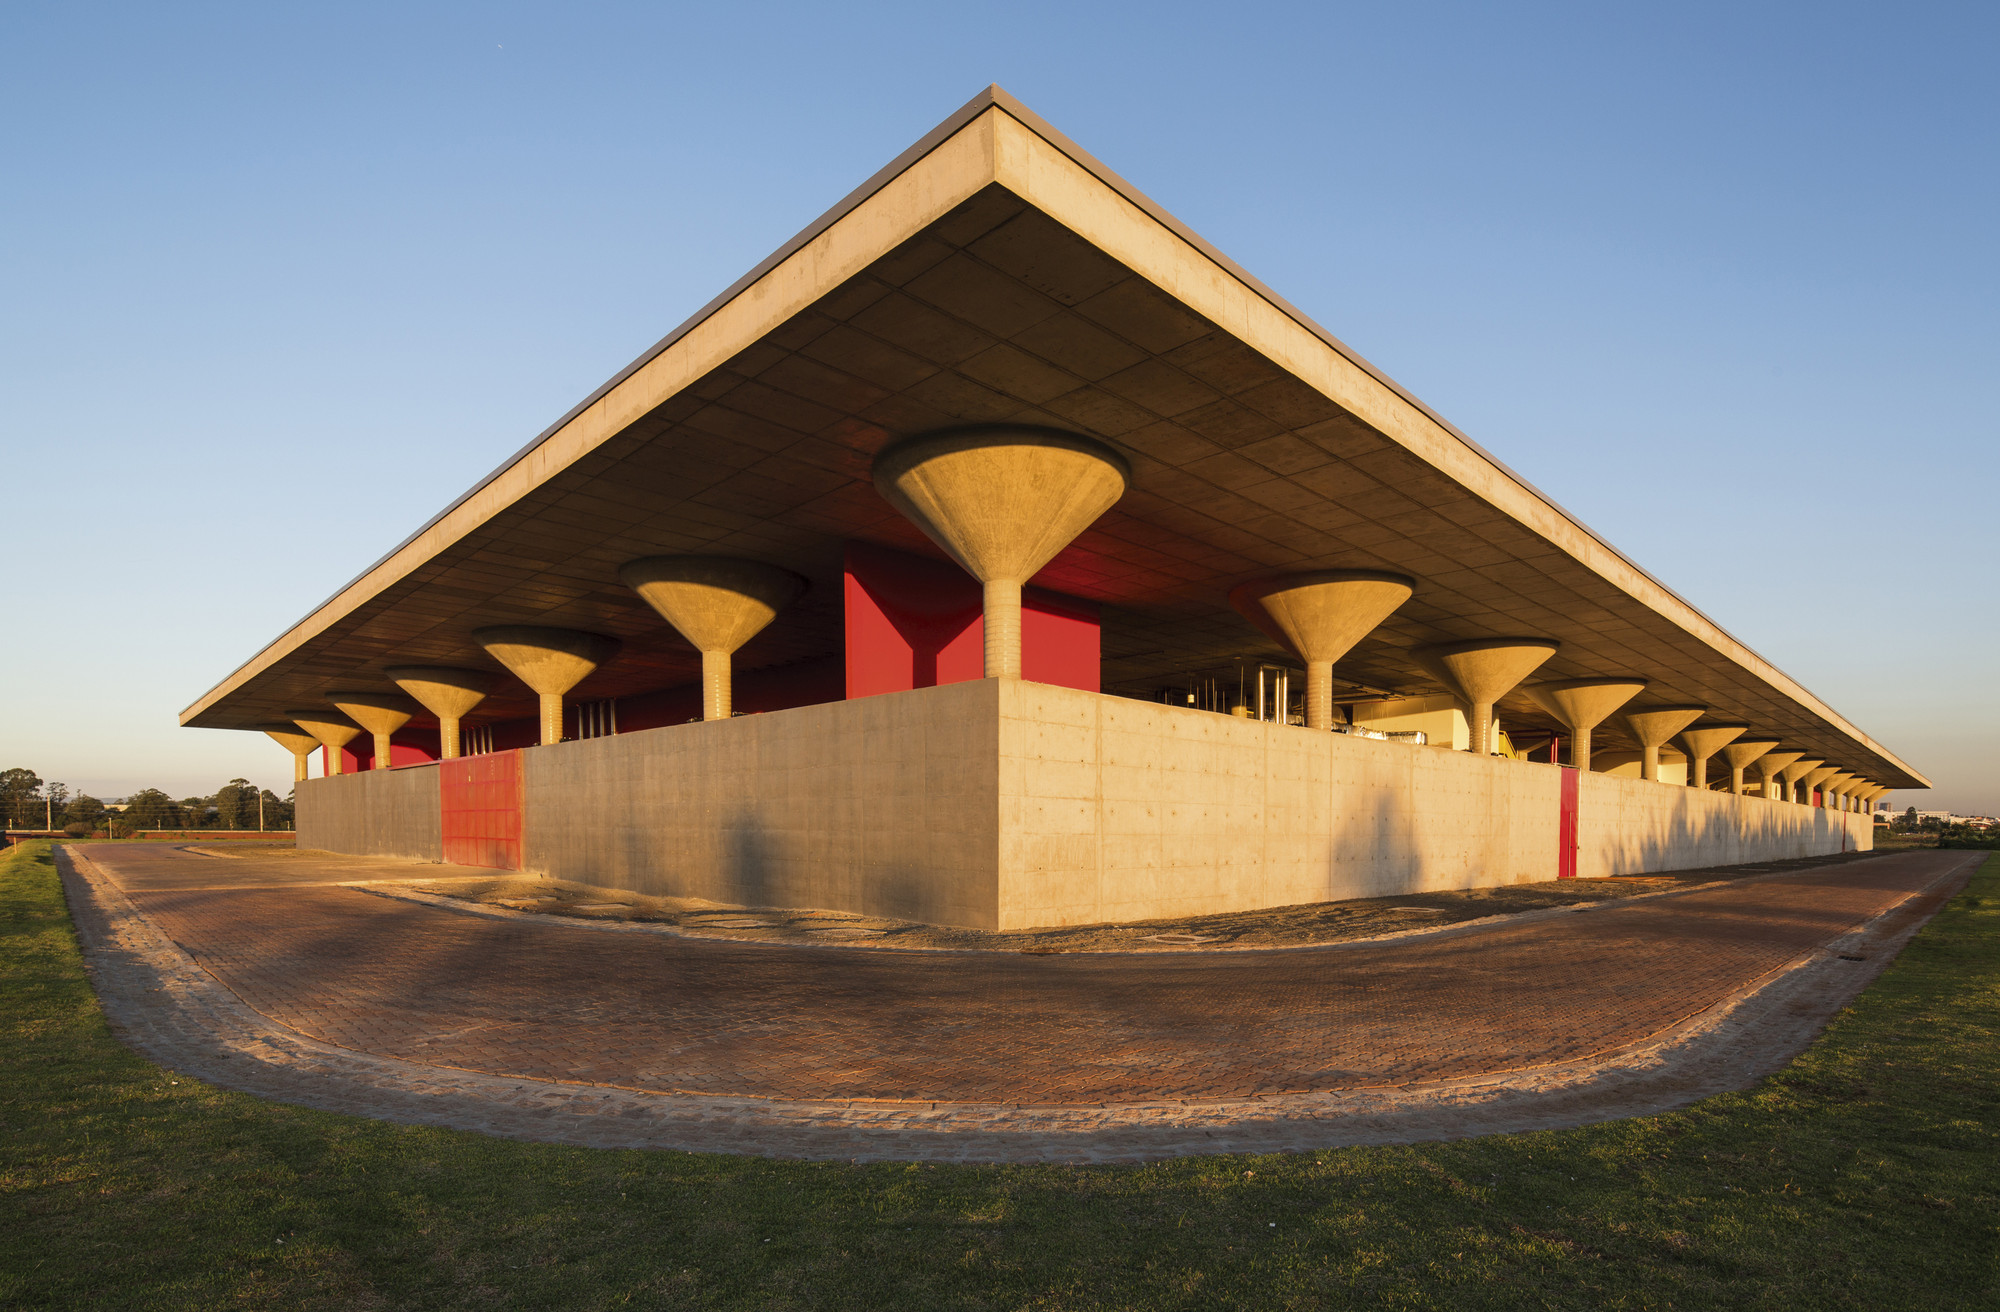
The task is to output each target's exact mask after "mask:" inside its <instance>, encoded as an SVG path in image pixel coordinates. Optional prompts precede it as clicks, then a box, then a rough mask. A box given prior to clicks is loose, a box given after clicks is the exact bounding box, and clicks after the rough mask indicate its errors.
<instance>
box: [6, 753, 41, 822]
mask: <svg viewBox="0 0 2000 1312" xmlns="http://www.w3.org/2000/svg"><path fill="white" fill-rule="evenodd" d="M41 800H42V777H41V776H40V775H38V774H36V773H35V772H34V771H33V770H23V769H20V768H19V767H16V768H14V769H12V770H0V815H4V817H5V819H6V823H7V827H8V828H9V829H22V828H26V827H27V825H26V821H27V812H28V803H29V802H30V801H34V802H37V803H39V802H40V801H41Z"/></svg>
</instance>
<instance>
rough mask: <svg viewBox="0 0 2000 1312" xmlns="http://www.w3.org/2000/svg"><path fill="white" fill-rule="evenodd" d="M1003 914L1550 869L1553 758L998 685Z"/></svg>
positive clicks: (1318, 893) (1358, 892)
mask: <svg viewBox="0 0 2000 1312" xmlns="http://www.w3.org/2000/svg"><path fill="white" fill-rule="evenodd" d="M1001 704H1002V708H1003V716H1002V720H1001V733H1000V750H1001V772H1000V779H1001V799H1000V814H1001V817H1002V839H1001V853H1000V868H1001V890H1002V893H1001V896H1002V912H1001V920H1002V923H1003V924H1006V925H1010V926H1022V925H1049V924H1077V923H1086V922H1089V921H1092V920H1126V919H1145V918H1151V917H1159V916H1176V915H1189V914H1197V913H1201V912H1209V911H1225V910H1237V909H1243V908H1249V907H1260V906H1285V905H1289V904H1292V903H1299V902H1315V901H1324V900H1327V899H1332V898H1345V897H1371V896H1380V895H1387V894H1395V893H1405V892H1413V891H1417V890H1420V889H1438V888H1468V887H1476V886H1481V885H1487V884H1507V883H1518V882H1521V881H1524V880H1531V879H1548V878H1551V877H1553V876H1554V874H1555V868H1554V867H1555V853H1556V826H1557V819H1558V815H1557V812H1558V808H1559V806H1560V796H1561V793H1560V789H1561V771H1560V767H1557V766H1553V765H1537V764H1532V763H1528V762H1523V761H1510V760H1505V759H1502V758H1497V757H1484V758H1482V757H1475V756H1472V755H1470V754H1467V753H1464V752H1451V751H1447V750H1444V749H1441V748H1436V747H1418V746H1413V745H1409V744H1405V743H1396V742H1382V741H1380V740H1375V739H1366V738H1356V737H1349V736H1347V735H1344V734H1332V733H1312V732H1308V731H1306V730H1304V729H1299V728H1287V727H1285V726H1281V725H1277V724H1269V723H1259V722H1257V721H1255V720H1241V719H1237V718H1235V717H1232V716H1226V715H1215V714H1211V713H1208V712H1204V711H1195V710H1187V709H1184V708H1179V707H1174V706H1164V705H1160V704H1157V703H1152V702H1140V701H1132V700H1128V699H1124V698H1117V697H1092V696H1089V695H1087V694H1076V693H1072V692H1070V691H1069V690H1068V689H1062V688H1052V687H1049V686H1048V685H1045V684H1030V683H1021V684H1015V685H1011V686H1009V687H1008V688H1006V689H1004V690H1003V692H1002V696H1001Z"/></svg>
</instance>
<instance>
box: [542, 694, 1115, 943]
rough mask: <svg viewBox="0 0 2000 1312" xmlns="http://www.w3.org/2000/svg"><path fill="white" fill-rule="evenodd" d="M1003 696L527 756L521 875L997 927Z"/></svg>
mask: <svg viewBox="0 0 2000 1312" xmlns="http://www.w3.org/2000/svg"><path fill="white" fill-rule="evenodd" d="M998 689H999V685H998V684H997V683H994V682H988V681H985V680H981V681H977V682H969V683H956V684H949V685H947V686H944V687H940V688H920V689H917V690H914V691H910V692H900V693H892V694H887V695H884V696H880V697H864V698H859V699H857V700H854V701H845V702H831V703H827V704H825V705H820V706H802V707H797V708H794V709H791V710H784V711H773V712H770V713H769V714H765V715H746V716H740V717H737V718H735V719H730V720H717V721H713V722H709V723H701V724H683V725H674V726H671V727H668V728H661V729H648V730H646V731H644V732H641V733H633V734H620V735H618V736H616V737H611V738H592V739H587V740H585V741H582V742H573V743H562V744H560V745H557V746H552V747H537V748H534V749H532V750H530V751H529V752H528V753H527V755H526V768H527V774H526V779H525V789H524V791H525V793H526V796H527V816H526V825H525V830H526V832H525V835H524V844H525V847H524V857H523V866H524V867H525V868H526V869H527V870H529V871H533V872H538V873H542V874H547V875H550V876H554V877H556V878H562V879H576V880H583V881H587V882H589V883H594V884H603V885H609V886H613V887H617V888H629V889H633V890H635V891H637V892H642V893H653V894H663V895H674V896H692V897H705V898H712V899H714V900H716V901H718V902H735V903H744V904H749V905H784V906H806V907H825V908H833V909H850V910H856V911H865V912H868V913H871V914H877V915H889V916H904V917H909V918H911V919H915V920H927V921H935V922H939V923H944V924H956V925H974V926H983V927H989V928H990V927H993V926H995V925H996V923H997V915H998V899H997V891H996V885H995V858H994V853H995V850H996V846H997V842H998V838H997V825H996V820H997V814H998V811H997V806H996V803H995V791H996V772H997V766H998V759H999V755H998V748H997V733H998V722H999V717H998V713H997V698H998V695H999V694H998ZM1076 695H1077V696H1079V697H1090V696H1095V694H1091V693H1077V694H1076Z"/></svg>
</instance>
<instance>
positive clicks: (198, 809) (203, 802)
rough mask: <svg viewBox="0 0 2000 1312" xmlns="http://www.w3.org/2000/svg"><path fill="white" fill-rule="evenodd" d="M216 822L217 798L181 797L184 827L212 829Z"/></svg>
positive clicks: (182, 824) (182, 825)
mask: <svg viewBox="0 0 2000 1312" xmlns="http://www.w3.org/2000/svg"><path fill="white" fill-rule="evenodd" d="M214 824H215V799H214V798H212V797H183V798H182V799H181V827H182V828H183V829H210V828H213V827H214Z"/></svg>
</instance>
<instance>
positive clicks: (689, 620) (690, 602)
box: [618, 556, 806, 720]
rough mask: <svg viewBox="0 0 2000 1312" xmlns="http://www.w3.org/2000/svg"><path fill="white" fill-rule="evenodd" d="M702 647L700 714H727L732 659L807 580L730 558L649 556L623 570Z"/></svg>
mask: <svg viewBox="0 0 2000 1312" xmlns="http://www.w3.org/2000/svg"><path fill="white" fill-rule="evenodd" d="M618 577H619V578H620V579H621V580H622V581H623V582H624V584H625V586H626V587H628V588H630V589H632V591H634V592H636V593H638V594H639V595H640V596H641V597H644V598H645V599H646V604H647V605H649V606H651V607H652V608H653V609H654V610H656V611H658V612H659V613H660V617H661V618H662V619H664V620H666V622H667V623H669V624H671V625H673V626H674V627H675V628H676V629H678V630H680V635H681V636H682V637H683V638H686V639H687V640H688V641H689V642H691V643H693V644H694V647H695V650H696V651H699V652H700V653H701V718H702V719H704V720H726V719H728V718H729V703H730V679H729V658H730V657H731V656H733V655H734V654H735V652H736V649H737V648H738V647H741V646H742V645H743V644H744V643H746V642H748V641H750V639H752V638H754V637H756V636H757V635H758V633H760V632H762V631H763V628H764V626H765V625H767V624H769V623H770V622H771V620H772V619H773V618H775V617H776V615H777V613H778V612H779V611H781V610H783V609H784V608H785V607H787V606H789V605H791V604H792V602H794V601H796V600H797V599H798V596H799V594H800V593H801V592H804V591H805V590H806V581H805V580H804V579H802V578H800V577H799V576H798V575H796V574H794V573H792V572H791V571H790V570H788V569H779V568H778V567H777V566H776V565H766V564H764V563H763V562H761V561H756V560H737V559H735V558H734V557H730V556H648V557H647V558H646V559H644V560H635V561H633V562H631V563H630V564H628V565H626V566H625V567H624V568H623V569H620V570H619V571H618Z"/></svg>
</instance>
